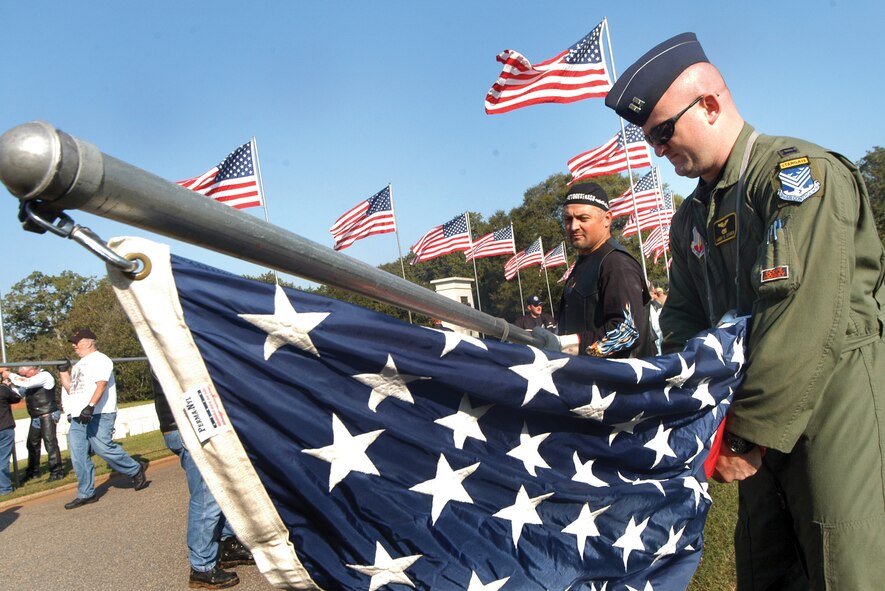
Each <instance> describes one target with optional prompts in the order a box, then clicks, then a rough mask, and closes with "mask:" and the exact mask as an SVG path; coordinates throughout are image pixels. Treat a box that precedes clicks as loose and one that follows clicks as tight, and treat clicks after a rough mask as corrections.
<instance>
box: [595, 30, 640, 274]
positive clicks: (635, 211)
mask: <svg viewBox="0 0 885 591" xmlns="http://www.w3.org/2000/svg"><path fill="white" fill-rule="evenodd" d="M602 22H603V23H604V24H605V40H606V42H607V43H608V56H609V59H610V60H611V63H612V64H611V65H612V78H613V79H614V80H617V79H618V73H617V71H616V70H615V54H614V51H613V50H612V40H611V34H610V32H609V30H608V17H603V19H602ZM618 122H619V123H620V124H621V138H622V139H623V140H624V157H625V158H626V160H627V178H629V179H630V191H631V192H632V193H633V215H634V216H635V217H636V226H637V227H636V238H637V239H638V240H639V261H640V262H641V263H642V277H643V279H645V283H646V284H648V271H646V270H645V255H644V254H642V230H640V229H639V210H638V209H637V207H636V184H635V183H634V182H633V170H632V168H631V166H630V148H629V147H628V143H627V130H626V129H624V120H623V119H621V118H620V117H618Z"/></svg>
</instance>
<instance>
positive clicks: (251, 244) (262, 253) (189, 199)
mask: <svg viewBox="0 0 885 591" xmlns="http://www.w3.org/2000/svg"><path fill="white" fill-rule="evenodd" d="M0 180H2V181H3V183H4V184H5V185H6V187H7V189H8V190H9V192H10V193H12V194H13V195H15V196H16V197H18V199H19V200H20V201H21V203H20V205H21V210H22V211H21V213H22V214H23V215H24V216H25V217H24V218H23V219H25V220H26V221H25V222H24V227H25V229H27V230H32V231H35V232H45V231H46V230H49V231H50V232H51V233H53V234H57V235H59V236H62V237H64V238H71V239H72V240H74V241H75V242H79V243H80V244H82V245H84V246H86V247H87V248H89V249H90V250H92V251H93V252H95V253H96V254H98V255H99V256H100V257H101V258H103V259H104V260H105V261H107V262H108V263H109V264H112V265H115V266H118V267H120V268H121V269H125V270H126V271H128V272H130V273H134V272H135V271H136V270H138V269H139V266H140V265H139V264H138V263H137V262H133V261H130V260H127V259H125V258H123V257H121V256H120V255H118V254H117V253H115V252H114V251H113V250H111V249H110V248H109V247H108V246H107V244H106V243H105V242H104V241H102V240H101V238H100V237H98V236H97V235H96V234H95V233H94V232H92V230H90V229H89V228H85V227H83V226H80V225H79V224H76V223H75V222H74V220H72V219H71V218H70V216H68V215H67V214H65V213H64V210H65V209H80V210H82V211H85V212H88V213H92V214H95V215H98V216H101V217H105V218H108V219H112V220H115V221H117V222H121V223H123V224H128V225H131V226H134V227H137V228H142V229H144V230H148V231H150V232H155V233H157V234H162V235H164V236H168V237H170V238H174V239H176V240H181V241H184V242H187V243H189V244H194V245H197V246H202V247H205V248H209V249H211V250H214V251H216V252H220V253H223V254H227V255H230V256H233V257H236V258H238V259H240V260H244V261H249V262H253V263H256V264H259V265H263V266H268V267H270V268H273V269H276V270H278V271H282V272H285V273H291V274H293V275H297V276H300V277H304V278H305V279H308V280H311V281H316V282H319V283H327V284H329V285H333V286H336V287H340V288H342V289H347V290H349V291H352V292H355V293H359V294H361V295H364V296H366V297H370V298H374V299H375V300H378V301H380V302H384V303H387V304H390V305H392V306H396V307H398V308H402V309H404V310H412V311H416V312H420V313H422V314H426V315H427V316H432V317H436V318H440V319H441V320H447V321H449V322H451V323H453V324H457V325H459V326H463V327H465V328H469V329H472V330H475V331H477V332H480V333H484V334H487V335H490V336H494V337H496V338H500V339H502V340H510V341H514V342H518V343H526V344H533V345H535V346H539V347H541V346H543V344H544V343H543V342H542V339H540V338H539V337H537V336H535V335H533V334H532V333H531V332H529V331H526V330H523V329H521V328H519V327H518V326H515V325H512V324H510V323H508V322H507V321H506V320H504V319H503V318H496V317H494V316H491V315H489V314H486V313H484V312H480V311H479V310H476V309H474V308H471V307H469V306H465V305H463V304H462V303H461V302H456V301H454V300H451V299H449V298H447V297H445V296H442V295H440V294H438V293H435V292H433V291H430V290H428V289H426V288H424V287H422V286H420V285H416V284H414V283H411V282H409V281H406V280H405V279H402V278H401V277H397V276H396V275H393V274H391V273H388V272H386V271H382V270H381V269H378V268H376V267H373V266H371V265H369V264H367V263H364V262H362V261H359V260H357V259H354V258H351V257H349V256H347V255H345V254H341V253H339V252H336V251H334V250H332V249H331V248H328V247H326V246H322V245H320V244H317V243H316V242H312V241H310V240H307V239H306V238H304V237H302V236H299V235H298V234H295V233H294V232H290V231H288V230H285V229H283V228H280V227H278V226H274V225H271V224H268V223H267V222H265V221H262V220H260V219H258V218H257V217H255V216H252V215H248V214H246V213H243V212H241V211H239V210H237V209H235V208H232V207H228V206H227V205H224V204H222V203H218V202H216V201H214V200H213V199H206V198H205V197H203V196H202V195H200V194H198V193H194V192H193V191H191V190H189V189H185V188H184V187H181V186H179V185H176V184H175V183H172V182H170V181H168V180H166V179H163V178H160V177H159V176H157V175H154V174H151V173H149V172H146V171H144V170H142V169H140V168H138V167H136V166H133V165H131V164H127V163H126V162H123V161H122V160H118V159H116V158H114V157H112V156H108V155H107V154H102V152H101V150H99V149H98V148H97V147H96V146H95V145H94V144H91V143H89V142H86V141H83V140H81V139H79V138H75V137H73V136H70V135H68V134H67V133H64V132H62V131H59V130H57V129H55V128H54V127H53V126H52V125H50V124H48V123H46V122H44V121H32V122H30V123H25V124H23V125H19V126H17V127H15V128H13V129H10V130H8V131H7V132H6V133H4V134H3V135H2V136H0ZM141 272H144V270H143V269H142V271H141Z"/></svg>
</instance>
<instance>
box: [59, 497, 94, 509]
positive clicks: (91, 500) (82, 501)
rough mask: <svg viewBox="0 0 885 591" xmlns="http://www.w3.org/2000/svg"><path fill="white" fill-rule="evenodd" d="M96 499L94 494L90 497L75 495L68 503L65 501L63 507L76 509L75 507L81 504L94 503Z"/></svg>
mask: <svg viewBox="0 0 885 591" xmlns="http://www.w3.org/2000/svg"><path fill="white" fill-rule="evenodd" d="M97 500H98V499H97V498H96V497H95V495H92V496H91V497H77V498H76V499H74V500H73V501H71V502H70V503H65V509H76V508H77V507H82V506H83V505H88V504H89V503H94V502H95V501H97Z"/></svg>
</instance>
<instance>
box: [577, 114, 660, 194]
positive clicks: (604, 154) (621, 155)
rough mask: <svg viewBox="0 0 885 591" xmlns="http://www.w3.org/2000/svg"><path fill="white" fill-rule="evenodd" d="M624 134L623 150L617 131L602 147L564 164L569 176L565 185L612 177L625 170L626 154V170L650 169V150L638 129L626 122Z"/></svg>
mask: <svg viewBox="0 0 885 591" xmlns="http://www.w3.org/2000/svg"><path fill="white" fill-rule="evenodd" d="M624 131H625V132H626V135H627V143H626V149H625V148H624V139H623V136H622V135H621V132H620V131H619V132H618V133H616V134H615V136H614V137H613V138H612V139H610V140H609V141H608V142H606V143H605V144H603V145H601V146H599V147H598V148H595V149H593V150H590V151H587V152H584V153H583V154H578V155H577V156H575V157H574V158H572V159H571V160H569V161H568V169H569V171H571V173H572V180H571V182H570V183H569V184H571V183H575V182H577V181H580V180H582V179H587V178H591V177H595V176H602V175H604V174H615V173H616V172H622V171H624V170H627V154H628V152H629V155H630V168H631V169H636V168H643V167H646V166H651V151H650V150H649V148H648V143H646V141H645V136H644V135H642V129H641V128H639V127H637V126H635V125H633V124H632V123H627V124H626V125H625V127H624Z"/></svg>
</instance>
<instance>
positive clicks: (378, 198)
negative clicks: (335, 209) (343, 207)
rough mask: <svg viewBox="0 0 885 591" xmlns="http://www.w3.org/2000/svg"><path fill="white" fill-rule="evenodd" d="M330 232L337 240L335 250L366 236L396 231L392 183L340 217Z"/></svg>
mask: <svg viewBox="0 0 885 591" xmlns="http://www.w3.org/2000/svg"><path fill="white" fill-rule="evenodd" d="M329 232H330V233H331V234H332V238H333V239H334V240H335V250H341V249H344V248H347V247H348V246H350V245H351V244H353V243H354V242H356V241H357V240H359V239H360V238H365V237H366V236H373V235H375V234H386V233H388V232H396V216H394V213H393V202H392V201H391V199H390V185H387V186H386V187H384V188H383V189H382V190H381V191H379V192H378V193H375V194H374V195H372V196H371V197H369V198H368V199H366V200H365V201H363V202H362V203H360V204H359V205H357V206H356V207H354V208H353V209H351V210H350V211H348V212H347V213H345V214H344V215H342V216H341V217H340V218H338V221H337V222H335V224H334V225H333V226H332V227H331V228H330V229H329Z"/></svg>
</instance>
